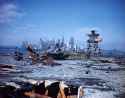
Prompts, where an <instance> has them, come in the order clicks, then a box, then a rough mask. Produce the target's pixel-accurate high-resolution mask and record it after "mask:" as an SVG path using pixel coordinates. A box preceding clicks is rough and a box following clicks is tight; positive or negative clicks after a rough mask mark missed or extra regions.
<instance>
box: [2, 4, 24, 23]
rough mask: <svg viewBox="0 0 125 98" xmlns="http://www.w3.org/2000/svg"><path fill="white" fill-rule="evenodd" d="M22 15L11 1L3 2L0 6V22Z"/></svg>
mask: <svg viewBox="0 0 125 98" xmlns="http://www.w3.org/2000/svg"><path fill="white" fill-rule="evenodd" d="M19 16H22V13H21V12H20V11H19V10H18V8H17V6H16V5H15V4H12V3H5V4H3V5H1V6H0V23H1V24H3V23H9V22H11V21H12V20H14V19H16V18H17V17H19Z"/></svg>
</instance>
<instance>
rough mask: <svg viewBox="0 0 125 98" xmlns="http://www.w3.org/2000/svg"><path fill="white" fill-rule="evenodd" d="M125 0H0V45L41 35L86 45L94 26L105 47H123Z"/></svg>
mask: <svg viewBox="0 0 125 98" xmlns="http://www.w3.org/2000/svg"><path fill="white" fill-rule="evenodd" d="M124 10H125V0H0V31H1V32H0V45H21V42H22V41H24V40H27V41H30V42H33V43H38V41H39V39H40V38H43V39H54V38H56V39H58V38H61V37H63V36H64V37H65V39H66V40H67V41H68V39H69V38H70V37H74V38H75V39H76V41H77V43H79V44H80V45H83V44H84V46H85V45H86V44H85V42H86V39H87V33H89V32H90V31H91V30H92V29H95V30H96V31H97V32H98V33H100V34H101V37H102V38H103V42H102V44H101V45H102V47H103V48H104V49H114V48H115V49H120V50H125V13H124Z"/></svg>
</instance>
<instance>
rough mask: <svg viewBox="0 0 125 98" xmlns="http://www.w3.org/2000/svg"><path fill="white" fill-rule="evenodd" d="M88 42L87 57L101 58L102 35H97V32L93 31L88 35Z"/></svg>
mask: <svg viewBox="0 0 125 98" xmlns="http://www.w3.org/2000/svg"><path fill="white" fill-rule="evenodd" d="M88 37H89V38H88V40H87V57H88V58H89V57H91V56H94V57H95V56H101V55H102V52H101V48H100V47H99V43H100V42H101V41H102V39H101V38H100V34H98V33H96V32H95V30H92V31H91V33H90V34H88Z"/></svg>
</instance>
